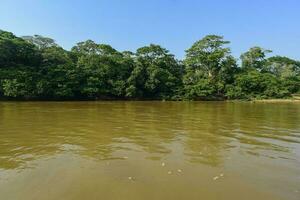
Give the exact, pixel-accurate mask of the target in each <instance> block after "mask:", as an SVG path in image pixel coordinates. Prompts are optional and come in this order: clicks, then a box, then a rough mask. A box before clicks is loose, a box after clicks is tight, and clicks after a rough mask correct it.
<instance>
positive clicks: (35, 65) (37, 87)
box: [0, 30, 300, 100]
mask: <svg viewBox="0 0 300 200" xmlns="http://www.w3.org/2000/svg"><path fill="white" fill-rule="evenodd" d="M228 44H229V42H228V41H225V40H224V39H223V37H221V36H217V35H208V36H206V37H204V38H203V39H201V40H199V41H197V42H196V43H195V44H193V45H192V47H191V48H190V49H188V50H187V51H186V58H185V59H184V60H183V61H179V60H176V59H175V57H174V55H172V54H170V53H169V51H168V50H166V49H165V48H162V47H161V46H159V45H154V44H151V45H149V46H145V47H142V48H139V49H138V50H137V51H136V52H135V53H133V52H129V51H125V52H119V51H117V50H116V49H114V48H112V47H111V46H109V45H106V44H97V43H95V42H93V41H91V40H87V41H84V42H80V43H78V44H77V45H76V46H74V47H73V48H72V49H71V51H66V50H64V49H63V48H61V47H60V46H59V45H57V44H56V43H55V41H54V40H53V39H51V38H46V37H43V36H40V35H34V36H24V37H16V36H15V35H13V34H12V33H10V32H6V31H1V30H0V98H2V99H47V100H64V99H169V100H185V99H188V100H198V99H207V100H208V99H253V98H284V97H289V96H291V95H292V94H294V93H298V92H299V90H300V62H299V61H295V60H292V59H290V58H287V57H281V56H275V57H270V58H267V53H270V52H271V51H269V50H264V49H262V48H260V47H253V48H251V49H250V50H249V51H248V52H246V53H244V54H242V55H241V57H240V59H241V66H239V64H238V61H237V59H235V58H234V57H233V56H232V55H231V51H230V48H228V46H227V45H228Z"/></svg>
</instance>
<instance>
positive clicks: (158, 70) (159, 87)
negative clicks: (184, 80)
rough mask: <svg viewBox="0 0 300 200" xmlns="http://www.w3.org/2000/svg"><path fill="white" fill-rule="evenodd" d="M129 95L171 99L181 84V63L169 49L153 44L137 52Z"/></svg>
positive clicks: (130, 78)
mask: <svg viewBox="0 0 300 200" xmlns="http://www.w3.org/2000/svg"><path fill="white" fill-rule="evenodd" d="M135 55H136V57H135V67H134V69H133V71H132V73H131V76H130V77H129V79H128V84H129V85H128V88H127V89H126V91H127V94H126V95H127V96H128V97H138V98H141V97H144V98H163V99H169V98H171V97H172V95H173V94H174V93H176V90H177V89H178V88H179V86H180V85H181V75H182V70H181V66H180V64H179V63H178V62H177V60H176V59H175V58H174V55H172V54H170V53H169V51H168V50H166V49H165V48H162V47H161V46H159V45H154V44H151V45H149V46H145V47H142V48H139V49H138V50H137V52H136V54H135Z"/></svg>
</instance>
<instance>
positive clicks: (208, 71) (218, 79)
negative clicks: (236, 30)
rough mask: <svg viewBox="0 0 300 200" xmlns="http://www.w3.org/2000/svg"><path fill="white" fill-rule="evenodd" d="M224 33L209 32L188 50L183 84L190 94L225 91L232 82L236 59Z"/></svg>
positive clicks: (220, 93)
mask: <svg viewBox="0 0 300 200" xmlns="http://www.w3.org/2000/svg"><path fill="white" fill-rule="evenodd" d="M227 44H229V42H228V41H225V40H223V37H222V36H217V35H208V36H205V37H204V38H203V39H201V40H199V41H197V42H196V43H194V44H193V45H192V47H191V48H190V49H188V50H187V51H186V53H187V54H186V59H185V60H184V63H185V65H186V74H185V76H184V79H183V81H184V86H185V90H186V96H187V98H198V97H207V96H212V95H223V92H224V89H225V85H226V84H227V83H230V82H232V79H233V75H234V73H235V71H236V67H237V65H236V61H235V59H234V58H233V57H232V56H231V55H230V49H229V48H227V47H224V46H225V45H227Z"/></svg>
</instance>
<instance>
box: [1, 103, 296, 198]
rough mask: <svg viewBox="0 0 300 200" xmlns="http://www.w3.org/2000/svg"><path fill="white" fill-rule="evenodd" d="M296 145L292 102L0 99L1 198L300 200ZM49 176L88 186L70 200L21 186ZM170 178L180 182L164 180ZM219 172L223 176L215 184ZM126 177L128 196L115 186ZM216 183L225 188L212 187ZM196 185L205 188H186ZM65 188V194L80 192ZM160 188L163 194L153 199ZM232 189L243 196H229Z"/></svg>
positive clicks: (55, 193) (122, 186) (66, 195)
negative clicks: (131, 183)
mask: <svg viewBox="0 0 300 200" xmlns="http://www.w3.org/2000/svg"><path fill="white" fill-rule="evenodd" d="M299 143H300V104H297V103H281V104H279V103H277V104H266V103H248V102H242V103H237V102H227V103H225V102H50V103H49V102H30V103H21V102H17V103H11V102H7V103H5V102H2V103H0V192H1V193H2V194H5V195H4V196H5V197H7V198H6V199H8V198H9V199H18V197H20V196H23V195H25V196H23V197H25V199H26V198H27V199H33V197H34V198H37V199H55V198H56V199H57V198H58V197H64V198H63V199H76V198H77V197H78V199H82V196H85V197H89V198H88V199H98V198H99V197H102V198H104V199H141V198H142V199H153V198H154V199H183V198H185V199H199V198H208V199H215V198H216V199H219V198H220V197H222V199H235V198H241V197H242V196H243V193H242V192H243V191H244V192H246V193H248V195H246V196H243V199H253V198H256V199H276V198H278V199H299V197H300V196H299V195H300V193H299V192H300V191H299V190H300V188H299V186H300V175H299V174H300V164H299V163H300V145H299ZM60 165H61V166H64V168H63V169H60V168H59V167H57V166H60ZM99 165H101V166H99ZM162 165H166V166H162ZM49 166H51V168H50V167H49ZM167 167H168V169H167ZM83 168H85V169H83ZM161 168H166V170H167V171H164V172H163V171H162V169H161ZM177 168H178V169H177ZM96 169H98V170H100V171H102V172H101V173H100V172H97V173H100V174H97V173H96ZM270 169H272V170H270ZM49 170H50V171H51V170H52V171H54V172H53V173H54V174H52V176H50V175H49V176H50V179H51V180H52V179H55V178H54V177H57V176H58V174H60V175H61V174H64V173H67V172H70V171H71V172H73V174H72V176H71V175H70V176H67V175H66V176H67V177H66V180H68V179H70V180H71V179H72V180H73V181H79V180H82V181H83V182H85V183H86V184H87V186H86V187H85V188H82V189H81V192H80V193H77V196H76V198H75V197H74V196H72V195H71V196H70V194H64V193H62V190H59V189H58V188H57V189H55V187H54V189H53V193H51V192H50V194H51V195H48V196H47V197H45V196H44V195H42V193H43V194H44V193H47V191H48V190H45V188H47V186H46V185H45V187H41V188H40V191H41V193H39V194H36V196H32V194H30V192H29V191H30V190H31V189H33V188H31V187H34V186H33V185H32V186H28V187H27V188H26V190H25V189H24V186H22V185H24V184H25V182H30V181H32V182H35V183H41V181H42V180H43V179H44V178H45V175H44V174H45V173H46V172H49ZM176 171H177V175H178V176H176V177H177V178H176V179H175V180H169V179H168V175H174V177H175V173H176ZM181 171H183V172H184V173H182V174H181ZM83 172H84V173H85V176H83V175H80V176H79V174H81V173H83ZM179 172H180V174H181V176H179V174H178V173H179ZM217 173H219V174H220V173H222V175H223V173H226V175H227V174H228V176H229V177H226V176H225V178H222V180H217V179H221V176H218V178H216V180H215V181H214V178H215V177H216V176H217V175H218V174H217ZM26 174H27V175H26ZM153 176H157V177H156V178H153ZM1 177H2V178H1ZM47 177H48V176H47ZM71 177H72V178H71ZM128 177H129V179H130V180H134V183H135V184H136V188H135V190H132V188H131V186H128V185H124V183H123V185H122V184H121V183H122V181H124V180H125V179H126V178H128ZM151 177H152V178H151ZM48 178H49V177H48ZM93 178H94V179H95V180H93V181H92V182H89V181H91V179H93ZM102 178H104V179H103V180H99V179H102ZM201 178H202V179H203V180H201ZM154 180H156V182H155V183H154V182H153V181H154ZM127 181H128V180H127ZM208 181H210V182H212V183H209V184H208V183H207V182H208ZM218 181H219V182H221V181H223V183H224V185H223V186H222V187H220V186H221V185H219V186H218V185H211V186H210V184H213V183H214V182H218ZM167 183H168V184H169V186H166V184H167ZM183 183H188V184H189V185H190V187H189V188H188V187H187V186H183V185H181V184H183ZM49 184H51V185H53V184H55V181H54V180H52V181H50V182H49V183H47V185H48V186H49ZM65 184H66V183H65ZM65 184H63V183H62V184H61V185H60V186H61V187H62V188H64V187H65ZM119 184H121V185H119ZM193 184H198V185H199V186H201V185H204V186H205V188H206V189H205V190H204V191H202V192H200V191H199V190H193V191H192V190H191V189H192V188H193V187H194V186H192V185H193ZM70 185H71V186H72V184H70ZM92 185H93V186H92ZM95 185H97V186H98V187H100V188H106V186H105V187H104V185H110V186H111V187H115V188H117V190H119V193H120V194H122V192H124V191H129V192H128V193H126V192H125V193H124V194H123V196H114V195H116V194H114V195H113V194H112V193H108V192H107V191H106V193H105V192H104V193H103V191H102V194H100V191H101V189H100V190H92V189H91V188H93V187H95ZM163 185H164V186H163ZM180 185H181V187H180V188H179V186H180ZM14 186H16V190H18V192H17V194H13V191H14V190H13V189H12V187H14ZM71 186H68V188H65V189H64V191H73V190H75V188H76V187H78V185H76V184H75V185H74V187H71ZM144 187H148V189H149V191H148V189H145V188H144ZM157 187H165V190H164V191H161V193H160V192H158V194H157V196H153V194H152V193H150V191H151V189H152V190H155V189H156V190H157V189H158V188H157ZM237 187H240V189H241V193H239V192H234V194H233V193H232V191H235V189H236V188H237ZM222 188H223V189H222ZM98 189H99V188H98ZM136 189H139V192H136ZM174 189H175V191H174ZM225 189H226V190H225ZM58 190H59V191H60V193H59V192H58ZM123 190H124V191H123ZM231 190H232V191H231ZM172 191H173V192H172ZM176 191H177V192H176ZM213 191H214V193H216V192H217V194H211V193H213ZM48 192H49V191H48ZM179 192H180V194H181V195H183V196H180V195H179ZM253 192H254V193H255V192H256V193H257V195H254V194H252V193H253ZM73 193H75V192H74V191H73ZM58 194H60V196H55V195H58ZM218 194H219V195H221V196H218ZM244 194H245V193H244ZM18 195H20V196H18ZM81 195H82V196H81ZM86 195H88V196H86ZM99 195H100V196H99ZM124 195H125V196H124ZM253 195H254V196H253Z"/></svg>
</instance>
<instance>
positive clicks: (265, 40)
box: [0, 0, 300, 59]
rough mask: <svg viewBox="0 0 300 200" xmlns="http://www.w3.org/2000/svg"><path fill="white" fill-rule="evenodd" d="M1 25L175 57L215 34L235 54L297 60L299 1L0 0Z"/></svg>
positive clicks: (69, 42) (64, 42)
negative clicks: (161, 50) (151, 48)
mask: <svg viewBox="0 0 300 200" xmlns="http://www.w3.org/2000/svg"><path fill="white" fill-rule="evenodd" d="M0 29H3V30H7V31H11V32H13V33H15V34H16V35H18V36H21V35H33V34H40V35H44V36H48V37H51V38H54V39H55V40H56V41H57V43H58V44H60V45H61V46H63V47H64V48H66V49H70V48H71V47H72V46H74V45H75V44H76V43H77V42H79V41H83V40H86V39H92V40H94V41H96V42H98V43H108V44H110V45H112V46H113V47H114V48H116V49H118V50H120V51H123V50H131V51H135V49H136V48H139V47H142V46H145V45H148V44H150V43H155V44H160V45H162V46H163V47H165V48H167V49H169V50H170V51H171V53H173V54H175V55H176V56H177V58H180V59H181V58H183V57H184V54H185V52H184V50H185V49H187V48H189V47H190V46H191V45H192V44H193V42H195V41H197V40H199V39H201V38H202V37H203V36H205V35H207V34H218V35H223V36H224V37H225V39H227V40H229V41H231V44H230V47H231V49H232V52H233V55H234V56H236V57H239V55H240V53H242V52H245V51H247V50H248V49H249V48H250V47H252V46H255V45H258V46H261V47H264V48H266V49H271V50H273V51H274V54H276V55H284V56H288V57H291V58H294V59H300V1H299V0H64V1H63V0H1V3H0Z"/></svg>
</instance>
